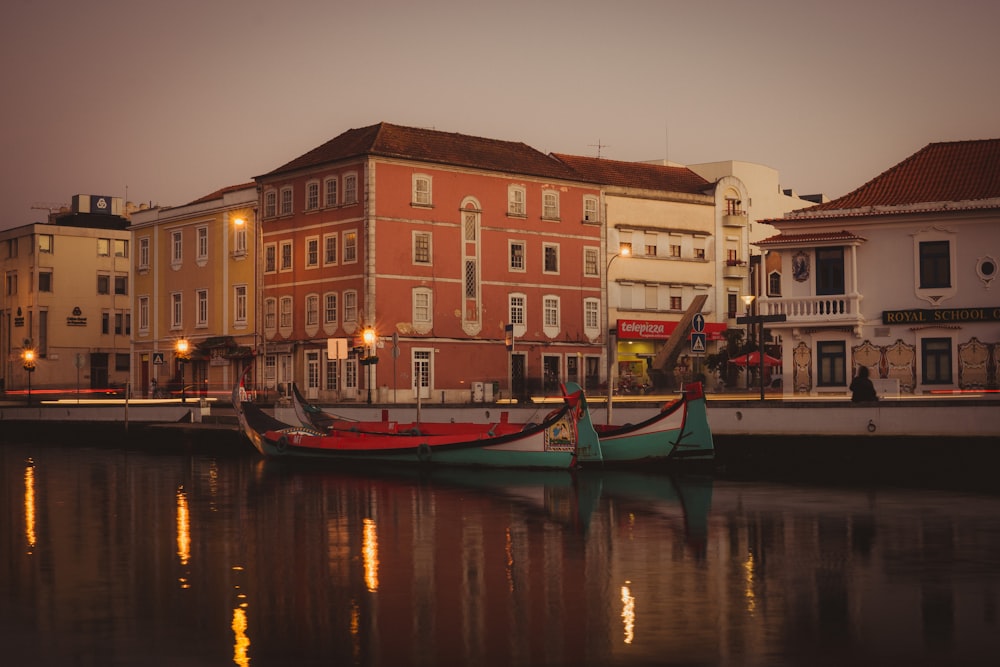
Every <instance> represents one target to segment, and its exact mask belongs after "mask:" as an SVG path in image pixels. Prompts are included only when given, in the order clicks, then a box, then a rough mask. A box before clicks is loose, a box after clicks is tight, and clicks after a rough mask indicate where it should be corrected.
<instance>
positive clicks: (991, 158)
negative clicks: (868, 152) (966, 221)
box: [789, 139, 1000, 218]
mask: <svg viewBox="0 0 1000 667" xmlns="http://www.w3.org/2000/svg"><path fill="white" fill-rule="evenodd" d="M996 198H1000V139H980V140H974V141H951V142H943V143H934V144H928V145H927V146H925V147H924V148H923V149H921V150H920V151H919V152H917V153H915V154H913V155H911V156H910V157H908V158H907V159H906V160H903V161H902V162H900V163H899V164H897V165H896V166H895V167H892V168H891V169H889V170H888V171H885V172H883V173H882V174H879V175H878V176H876V177H875V178H873V179H872V180H870V181H868V182H867V183H865V184H864V185H862V186H861V187H860V188H858V189H857V190H854V191H853V192H850V193H848V194H846V195H844V196H843V197H840V198H839V199H834V200H832V201H829V202H826V203H823V204H819V205H817V206H812V207H810V208H807V209H802V210H801V211H796V212H793V213H792V214H790V215H789V217H791V218H796V217H826V216H824V215H821V214H822V213H823V212H826V211H831V212H832V211H837V212H840V214H841V215H845V214H848V213H847V212H848V211H850V212H851V214H854V215H858V214H864V213H865V211H861V210H859V209H869V210H870V212H873V213H874V212H878V213H886V212H891V211H885V210H879V209H884V208H885V207H907V208H908V209H910V210H919V209H920V206H919V205H920V204H929V203H944V202H971V201H981V200H986V199H996ZM873 207H874V209H876V210H871V209H873ZM834 215H836V214H834Z"/></svg>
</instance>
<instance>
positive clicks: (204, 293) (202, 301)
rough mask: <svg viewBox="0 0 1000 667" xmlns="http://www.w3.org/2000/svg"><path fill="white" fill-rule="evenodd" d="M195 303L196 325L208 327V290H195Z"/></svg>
mask: <svg viewBox="0 0 1000 667" xmlns="http://www.w3.org/2000/svg"><path fill="white" fill-rule="evenodd" d="M194 298H195V303H196V306H195V308H196V310H197V316H196V317H195V321H194V325H195V326H196V327H207V326H208V290H207V289H200V290H197V291H196V292H195V296H194Z"/></svg>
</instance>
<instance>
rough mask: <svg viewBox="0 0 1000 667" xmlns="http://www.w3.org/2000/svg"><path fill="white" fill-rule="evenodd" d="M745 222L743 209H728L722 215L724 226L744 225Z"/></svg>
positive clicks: (745, 217)
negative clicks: (728, 210)
mask: <svg viewBox="0 0 1000 667" xmlns="http://www.w3.org/2000/svg"><path fill="white" fill-rule="evenodd" d="M746 224H747V214H746V213H745V212H743V211H730V212H728V213H725V214H723V216H722V225H723V226H724V227H746Z"/></svg>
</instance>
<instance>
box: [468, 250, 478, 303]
mask: <svg viewBox="0 0 1000 667" xmlns="http://www.w3.org/2000/svg"><path fill="white" fill-rule="evenodd" d="M476 285H477V282H476V260H474V259H467V260H465V298H466V299H475V298H476Z"/></svg>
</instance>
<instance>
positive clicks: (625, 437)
mask: <svg viewBox="0 0 1000 667" xmlns="http://www.w3.org/2000/svg"><path fill="white" fill-rule="evenodd" d="M573 386H574V387H575V386H576V385H573ZM581 403H582V409H583V411H584V412H586V414H587V421H588V422H590V421H591V420H590V416H589V410H587V402H586V397H582V399H581ZM292 404H293V406H294V409H295V415H296V419H298V421H299V423H300V424H301V425H302V426H303V427H306V428H311V429H313V430H316V431H318V432H321V433H336V432H344V431H346V432H350V433H395V434H404V433H408V432H414V433H416V432H421V433H428V434H431V433H435V432H436V430H437V429H438V428H440V427H441V426H444V427H445V428H457V429H460V430H469V431H475V430H476V429H478V428H482V425H481V424H474V423H465V424H455V423H449V424H446V425H440V424H438V423H436V422H424V421H421V422H405V423H403V422H396V421H391V420H390V419H389V411H388V410H384V411H383V418H382V420H381V421H359V420H354V419H349V418H346V417H343V416H340V415H335V414H332V413H330V412H327V411H325V410H323V409H322V408H319V407H317V406H315V405H312V404H311V403H309V402H308V401H307V400H306V399H305V398H304V397H303V396H302V394H301V392H300V391H299V389H298V387H297V386H295V385H292ZM501 424H505V425H506V424H507V413H502V414H501ZM527 426H530V424H520V425H516V426H513V428H524V427H527ZM507 427H508V428H510V425H508V426H507ZM593 428H594V429H595V430H596V431H597V436H598V439H599V442H600V456H599V457H586V458H583V457H581V458H579V460H578V463H580V464H583V465H586V464H592V463H601V464H608V465H613V464H616V463H621V464H629V463H633V464H634V463H639V462H653V461H668V462H671V463H680V462H690V463H699V462H700V463H705V462H711V461H713V460H714V458H715V442H714V440H713V438H712V429H711V427H710V426H709V423H708V414H707V412H706V402H705V392H704V389H703V386H702V384H701V383H700V382H692V383H689V384H687V385H685V387H684V389H683V391H682V392H681V396H680V398H678V399H676V400H673V401H670V402H668V403H666V404H665V405H663V406H662V407H661V409H660V410H659V411H658V412H656V413H654V414H652V415H650V416H649V417H648V418H647V419H645V420H643V421H641V422H639V423H636V424H624V425H602V424H594V425H593Z"/></svg>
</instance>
